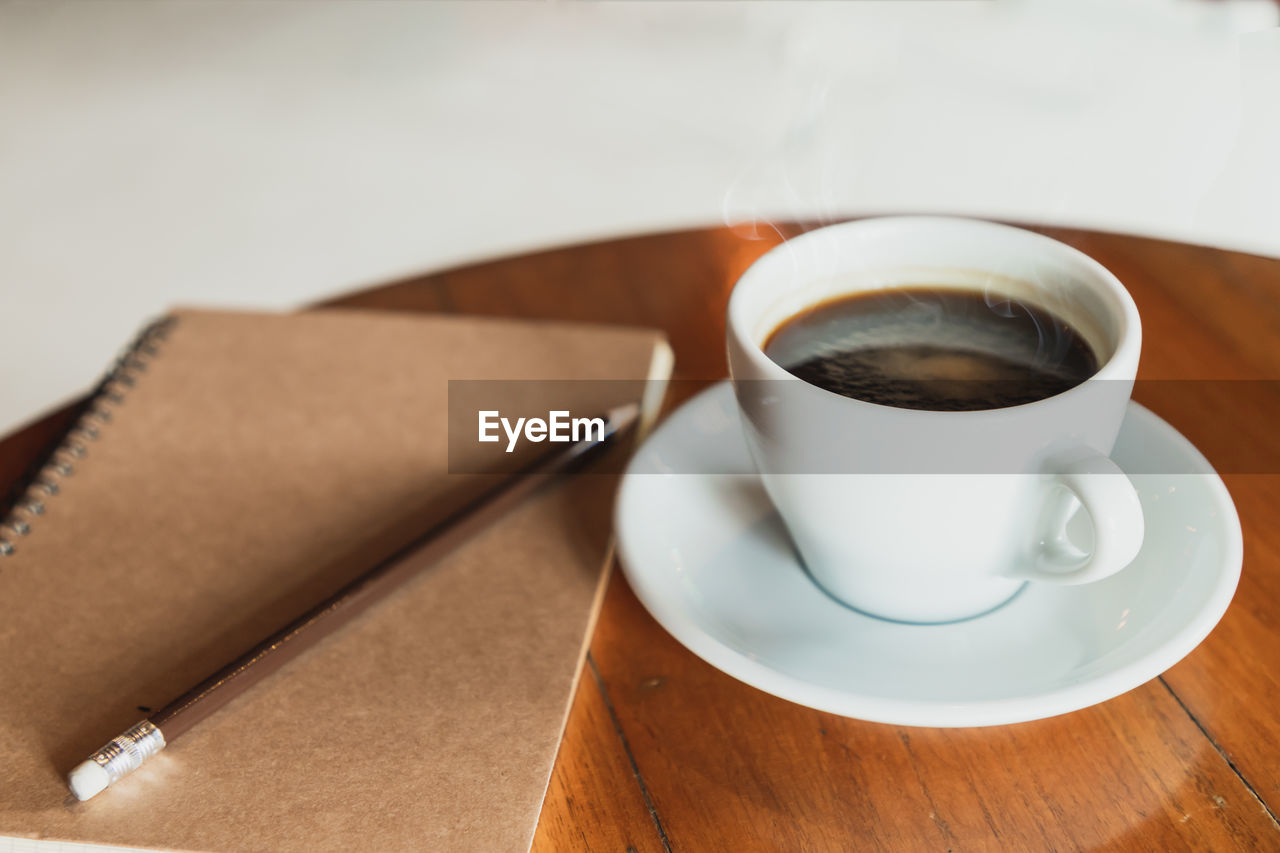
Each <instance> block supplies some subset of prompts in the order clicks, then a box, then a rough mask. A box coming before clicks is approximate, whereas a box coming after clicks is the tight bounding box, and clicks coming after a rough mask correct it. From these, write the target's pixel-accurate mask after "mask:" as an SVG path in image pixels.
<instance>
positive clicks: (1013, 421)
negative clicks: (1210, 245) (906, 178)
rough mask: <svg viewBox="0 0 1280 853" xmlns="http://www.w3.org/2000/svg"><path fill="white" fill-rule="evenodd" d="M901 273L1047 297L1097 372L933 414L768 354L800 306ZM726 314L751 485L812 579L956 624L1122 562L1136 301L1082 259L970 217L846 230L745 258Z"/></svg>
mask: <svg viewBox="0 0 1280 853" xmlns="http://www.w3.org/2000/svg"><path fill="white" fill-rule="evenodd" d="M903 285H911V286H924V287H929V288H944V287H946V288H952V287H954V288H960V289H964V290H979V291H983V292H985V293H987V294H989V295H992V296H995V297H998V298H1009V299H1015V300H1019V301H1022V302H1025V303H1030V304H1032V305H1035V306H1038V307H1040V308H1042V309H1046V310H1048V311H1050V312H1051V313H1052V314H1054V315H1056V316H1058V317H1059V318H1061V319H1063V320H1064V321H1065V322H1066V323H1068V324H1069V325H1070V326H1071V327H1072V328H1073V329H1074V330H1075V331H1076V333H1077V334H1079V335H1080V336H1081V337H1083V338H1084V340H1085V342H1086V343H1087V344H1088V345H1089V347H1090V348H1091V349H1092V350H1093V352H1094V354H1095V355H1096V356H1097V357H1098V364H1099V368H1098V370H1097V372H1096V373H1095V374H1094V375H1093V376H1092V377H1091V378H1090V379H1088V380H1086V381H1085V382H1084V383H1082V384H1080V385H1078V386H1076V387H1075V388H1072V389H1070V390H1068V391H1065V392H1063V393H1060V394H1057V395H1055V396H1051V397H1047V398H1044V399H1042V400H1038V401H1036V402H1031V403H1026V404H1023V405H1018V406H1010V407H1006V408H999V409H984V410H976V411H956V412H951V411H948V412H937V411H922V410H918V409H906V408H896V407H892V406H886V405H881V404H877V403H871V402H865V401H862V400H856V399H851V398H849V397H845V396H842V395H839V394H836V393H834V392H831V391H828V390H825V389H823V388H820V387H818V386H816V385H811V384H809V383H808V382H805V381H803V380H800V379H797V378H795V377H794V376H792V374H790V373H788V372H787V371H786V370H785V369H783V368H782V367H781V366H779V365H778V364H776V363H775V362H774V361H772V360H771V359H770V358H769V357H768V356H767V355H765V353H764V350H763V345H764V343H765V341H766V339H767V338H768V336H769V335H770V334H771V333H772V332H773V331H774V330H775V329H776V328H777V327H778V326H779V325H781V324H782V323H783V322H784V321H786V320H788V319H789V318H791V317H793V316H795V315H796V314H797V313H799V312H800V311H802V310H804V309H805V308H808V307H811V306H813V305H816V304H818V303H821V302H824V301H826V300H829V299H832V298H835V297H840V296H843V295H849V294H856V293H860V292H864V291H868V290H875V289H880V288H892V287H897V286H903ZM727 325H728V335H727V337H728V354H729V368H730V373H731V375H732V377H733V384H734V390H735V393H736V396H737V400H738V407H739V411H740V414H741V418H742V423H743V429H744V432H745V434H746V439H747V444H748V446H749V447H750V449H751V453H752V456H753V457H754V460H755V463H756V467H757V468H758V469H759V472H760V474H761V477H762V480H763V482H764V486H765V489H766V490H767V491H768V493H769V496H770V498H771V499H772V501H773V503H774V505H775V507H776V508H777V510H778V512H779V514H780V515H781V517H782V519H783V521H784V522H785V524H786V526H787V529H788V531H789V532H790V534H791V537H792V539H793V541H794V542H795V545H796V547H797V548H798V550H799V553H800V556H801V558H802V560H803V562H804V564H805V567H806V568H807V569H808V571H809V573H810V574H811V576H812V577H813V579H814V580H815V581H816V582H817V583H818V584H819V585H820V586H821V587H822V588H824V589H825V590H826V591H827V592H828V593H829V594H831V595H832V596H834V597H835V598H837V599H839V600H841V601H843V602H844V603H846V604H848V605H849V606H851V607H854V608H856V609H858V610H861V611H863V612H866V613H869V614H872V615H875V616H880V617H883V618H888V619H896V620H901V621H906V622H945V621H951V620H955V619H963V618H967V617H971V616H976V615H978V614H981V613H983V612H986V611H988V610H990V609H992V608H994V607H998V606H999V605H1000V604H1002V603H1004V602H1005V601H1007V600H1008V599H1009V598H1011V597H1012V596H1013V595H1014V594H1016V593H1017V592H1018V590H1019V589H1020V588H1021V586H1022V585H1023V584H1024V583H1025V582H1027V581H1040V582H1047V583H1056V584H1080V583H1088V582H1091V581H1096V580H1100V579H1102V578H1105V577H1108V576H1109V575H1112V574H1114V573H1115V572H1117V571H1119V570H1121V569H1122V568H1124V567H1125V566H1126V565H1128V564H1129V563H1130V562H1131V561H1132V560H1133V558H1134V557H1135V556H1136V555H1137V553H1138V550H1139V548H1140V547H1141V545H1142V538H1143V518H1142V508H1141V505H1140V503H1139V501H1138V497H1137V494H1136V492H1135V491H1134V488H1133V486H1132V484H1131V483H1130V482H1129V480H1128V478H1127V477H1126V476H1125V475H1124V474H1123V472H1121V471H1120V469H1119V468H1118V467H1117V466H1116V465H1115V463H1114V462H1112V461H1111V459H1109V458H1108V456H1107V454H1108V453H1110V452H1111V449H1112V446H1113V445H1114V444H1115V440H1116V435H1117V433H1118V432H1119V429H1120V424H1121V421H1122V420H1123V419H1124V415H1125V409H1126V406H1127V405H1128V401H1129V396H1130V394H1131V393H1132V388H1133V380H1134V376H1135V374H1136V372H1137V368H1138V353H1139V349H1140V347H1141V338H1142V330H1141V326H1140V322H1139V319H1138V310H1137V308H1136V306H1135V305H1134V303H1133V299H1132V297H1130V296H1129V294H1128V292H1127V291H1126V290H1125V289H1124V287H1123V286H1122V285H1121V284H1120V282H1119V281H1118V280H1117V279H1116V277H1115V276H1114V275H1112V274H1111V273H1110V272H1108V271H1107V270H1106V269H1105V268H1103V267H1102V266H1101V265H1100V264H1099V263H1097V262H1096V261H1094V260H1093V259H1092V258H1090V257H1088V256H1087V255H1084V254H1083V253H1081V252H1079V251H1077V250H1075V249H1073V248H1071V247H1070V246H1067V245H1065V244H1063V243H1059V242H1057V241H1056V240H1052V239H1050V238H1048V237H1045V236H1043V235H1040V234H1035V233H1032V232H1030V231H1024V230H1021V229H1018V228H1012V227H1009V226H1005V225H997V224H994V223H990V222H982V221H977V220H967V219H958V218H948V217H888V218H882V219H866V220H859V221H855V222H848V223H844V224H840V225H833V226H830V227H826V228H821V229H818V230H816V231H811V232H809V233H807V234H805V235H803V236H801V237H798V238H796V239H793V240H789V241H787V242H785V243H783V244H781V245H780V246H778V247H776V248H774V249H772V250H771V251H769V252H768V253H766V254H765V255H764V256H763V257H761V258H760V259H759V260H758V261H756V262H755V264H753V265H752V266H751V267H750V268H749V269H748V270H747V271H746V273H744V274H743V276H742V278H741V279H739V281H738V282H737V284H736V285H735V287H734V290H733V294H732V296H731V297H730V299H729V312H728V324H727ZM1081 507H1082V508H1083V510H1084V512H1085V513H1086V514H1087V517H1088V520H1089V521H1090V522H1091V524H1089V525H1083V527H1084V530H1085V534H1084V535H1083V536H1081V535H1080V533H1079V528H1080V527H1081V525H1079V524H1078V523H1077V524H1073V525H1072V530H1073V531H1074V535H1075V538H1077V539H1081V540H1083V541H1079V542H1076V541H1072V539H1071V538H1070V537H1069V536H1068V528H1067V525H1068V522H1069V521H1070V520H1071V519H1072V517H1073V516H1074V515H1075V514H1076V511H1077V510H1078V509H1079V508H1081ZM1090 528H1091V534H1092V535H1091V536H1090V535H1089V533H1090ZM1090 539H1091V540H1092V541H1088V540H1090ZM1013 639H1014V640H1015V641H1016V638H1013Z"/></svg>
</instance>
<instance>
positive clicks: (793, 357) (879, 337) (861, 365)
mask: <svg viewBox="0 0 1280 853" xmlns="http://www.w3.org/2000/svg"><path fill="white" fill-rule="evenodd" d="M764 351H765V354H766V355H768V356H769V357H770V358H771V359H773V360H774V361H775V362H777V363H778V364H780V365H781V366H782V367H784V368H786V369H787V370H788V371H789V372H791V373H793V374H795V375H796V376H798V377H800V378H801V379H803V380H805V381H806V382H810V383H812V384H814V385H817V386H818V387H820V388H825V389H827V390H828V391H834V392H835V393H837V394H843V395H844V396H846V397H853V398H855V399H858V400H867V401H869V402H872V403H881V404H883V405H886V406H897V407H899V408H904V409H928V410H932V411H967V410H974V409H1000V408H1004V407H1005V406H1017V405H1020V404H1022V403H1032V402H1035V401H1036V400H1043V399H1044V398H1046V397H1052V396H1053V395H1055V394H1060V393H1062V392H1063V391H1066V390H1067V389H1069V388H1074V387H1075V386H1076V385H1079V384H1080V383H1081V382H1083V381H1084V380H1086V379H1088V378H1089V377H1090V376H1092V375H1093V374H1094V373H1095V372H1096V371H1097V369H1098V359H1097V356H1095V355H1094V354H1093V351H1092V350H1091V349H1089V346H1088V344H1086V343H1085V342H1084V339H1083V338H1081V337H1080V335H1079V334H1077V333H1076V331H1075V330H1074V329H1072V328H1071V327H1070V326H1069V325H1067V323H1066V322H1064V321H1063V320H1061V319H1059V318H1058V317H1055V316H1054V315H1053V314H1050V313H1049V312H1048V311H1045V310H1044V309H1042V308H1039V307H1036V306H1033V305H1028V304H1026V303H1023V302H1019V301H1017V300H1012V299H1008V298H1005V297H997V296H991V295H988V294H984V293H981V292H978V291H969V290H952V289H948V288H938V287H933V288H931V287H928V286H918V287H906V288H895V289H892V290H880V291H870V292H866V293H858V294H854V295H852V296H846V297H841V298H838V299H833V300H831V301H829V302H823V303H821V304H819V305H815V306H814V307H812V308H809V309H807V310H805V311H803V312H801V313H799V314H797V315H795V316H794V317H792V318H791V319H789V320H787V321H786V322H784V323H783V324H782V325H781V326H779V327H778V328H777V329H775V330H774V331H773V333H772V334H771V335H770V336H769V338H768V340H767V341H765V345H764Z"/></svg>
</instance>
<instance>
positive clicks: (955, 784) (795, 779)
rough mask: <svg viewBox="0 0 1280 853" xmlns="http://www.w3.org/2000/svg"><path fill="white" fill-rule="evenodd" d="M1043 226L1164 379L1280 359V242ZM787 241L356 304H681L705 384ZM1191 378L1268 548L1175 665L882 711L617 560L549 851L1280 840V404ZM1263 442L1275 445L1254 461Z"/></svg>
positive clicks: (677, 343) (561, 263)
mask: <svg viewBox="0 0 1280 853" xmlns="http://www.w3.org/2000/svg"><path fill="white" fill-rule="evenodd" d="M799 230H801V227H800V226H796V227H792V228H786V229H783V231H784V232H786V233H788V234H790V233H798V231H799ZM1037 230H1042V231H1044V232H1045V233H1047V234H1050V235H1052V236H1054V237H1056V238H1058V239H1060V240H1063V241H1065V242H1067V243H1070V244H1072V245H1074V246H1077V247H1078V248H1080V249H1082V250H1083V251H1085V252H1087V253H1089V254H1090V255H1092V256H1094V257H1095V258H1097V259H1098V260H1099V261H1101V262H1102V263H1103V264H1104V265H1106V266H1107V267H1109V268H1110V269H1111V270H1112V271H1113V272H1115V273H1116V274H1117V275H1118V276H1119V277H1120V279H1121V281H1123V282H1124V283H1125V284H1126V286H1128V288H1129V289H1130V291H1131V292H1132V293H1133V296H1134V299H1135V300H1136V301H1137V303H1138V308H1139V310H1140V311H1141V313H1142V319H1143V325H1144V333H1145V334H1144V337H1145V341H1144V349H1143V360H1142V369H1141V372H1140V378H1144V379H1180V380H1190V379H1208V380H1222V379H1274V378H1277V377H1280V261H1275V260H1268V259H1264V258H1258V257H1254V256H1250V255H1244V254H1239V253H1234V252H1224V251H1216V250H1211V249H1204V248H1196V247H1191V246H1186V245H1181V244H1176V243H1169V242H1162V241H1157V240H1149V239H1141V238H1134V237H1127V236H1117V235H1109V234H1098V233H1093V232H1087V231H1077V230H1064V229H1037ZM779 239H780V235H779V234H775V233H773V232H769V233H767V234H763V235H752V234H746V233H738V232H735V231H732V230H730V229H726V228H712V229H707V230H699V231H685V232H679V233H671V234H660V235H654V236H645V237H636V238H631V239H624V240H615V241H610V242H604V243H596V244H592V245H585V246H577V247H572V248H566V249H557V250H553V251H548V252H541V253H537V254H533V255H526V256H522V257H516V258H509V259H504V260H499V261H494V262H490V263H484V264H479V265H476V266H471V267H467V268H464V269H458V270H451V271H448V272H444V273H438V274H433V275H429V276H424V277H421V278H416V279H412V280H408V281H403V282H398V283H394V284H390V285H386V286H383V287H378V288H375V289H372V290H368V291H365V292H362V293H358V294H353V295H351V296H349V297H347V298H344V299H341V300H337V301H336V302H334V303H331V304H340V305H344V306H362V307H372V308H381V309H389V310H397V311H437V312H459V313H468V314H488V315H502V316H516V317H538V318H554V319H558V320H580V321H586V322H596V323H626V324H633V325H635V324H639V325H648V326H654V327H658V328H661V329H663V330H665V331H666V333H667V334H668V336H669V337H670V339H671V343H672V346H673V347H674V349H675V352H676V376H677V378H680V379H686V380H694V381H693V382H690V383H685V384H682V385H681V386H680V387H681V388H682V389H683V391H684V395H685V396H687V394H688V393H689V392H690V391H691V390H692V389H693V387H694V386H696V385H698V384H700V383H705V382H711V381H714V380H718V379H721V378H723V377H724V376H725V374H726V369H725V362H724V351H723V339H724V316H723V315H724V306H725V301H726V299H727V296H728V293H729V290H730V288H731V286H732V284H733V282H734V280H735V279H736V277H737V276H738V274H739V273H740V272H741V271H742V270H743V269H745V267H746V266H747V265H748V264H749V263H750V262H751V261H752V260H754V259H755V258H756V257H758V256H759V255H760V254H761V253H762V252H764V251H765V250H767V249H768V248H770V247H771V246H773V245H774V244H775V243H776V242H777V241H778V240H779ZM1184 384H1185V385H1186V386H1187V387H1189V388H1191V389H1193V390H1192V392H1190V393H1186V394H1183V393H1180V394H1179V395H1178V399H1174V400H1171V401H1170V400H1165V401H1163V403H1164V408H1162V407H1161V406H1160V405H1156V406H1153V407H1154V408H1156V410H1157V411H1158V412H1161V413H1162V414H1164V415H1165V416H1166V417H1167V418H1168V419H1170V420H1171V421H1172V422H1173V423H1174V424H1175V425H1176V426H1178V427H1179V429H1181V430H1183V432H1185V433H1186V434H1187V435H1188V436H1190V437H1191V438H1192V439H1193V440H1195V441H1196V442H1197V444H1199V445H1200V446H1201V447H1206V446H1212V447H1213V448H1214V450H1212V451H1211V452H1209V454H1208V455H1209V456H1210V458H1211V459H1214V460H1215V461H1218V457H1216V456H1215V454H1228V455H1230V454H1234V456H1231V465H1230V466H1229V467H1230V468H1231V470H1234V471H1236V472H1238V473H1232V474H1228V475H1226V476H1225V477H1224V479H1225V480H1226V482H1227V485H1228V487H1229V489H1230V490H1231V492H1232V495H1233V496H1234V498H1235V500H1236V503H1237V505H1238V507H1239V510H1240V516H1241V521H1242V523H1243V526H1244V535H1245V563H1244V575H1243V578H1242V580H1241V583H1240V588H1239V591H1238V592H1237V594H1236V599H1235V602H1234V603H1233V604H1232V606H1231V609H1230V610H1229V611H1228V613H1227V615H1226V617H1225V618H1224V619H1223V621H1222V623H1221V624H1220V625H1219V626H1218V628H1217V629H1216V630H1215V631H1214V632H1213V634H1212V635H1211V636H1210V637H1209V639H1208V640H1207V641H1206V642H1205V643H1204V644H1203V645H1202V646H1201V647H1200V648H1199V649H1197V650H1196V651H1195V652H1193V653H1192V654H1191V655H1190V656H1189V657H1188V658H1186V659H1185V660H1184V661H1183V662H1182V663H1180V664H1178V665H1177V666H1175V667H1174V668H1173V669H1172V670H1170V671H1169V672H1167V673H1166V674H1165V675H1164V676H1162V677H1161V678H1158V679H1156V680H1154V681H1151V682H1148V683H1147V684H1144V685H1142V686H1141V687H1139V688H1137V689H1135V690H1133V691H1131V692H1129V693H1127V694H1125V695H1123V696H1120V697H1118V698H1116V699H1113V700H1111V701H1109V702H1106V703H1104V704H1102V705H1100V706H1097V707H1094V708H1089V709H1086V710H1083V711H1078V712H1076V713H1072V714H1068V715H1066V716H1063V717H1058V718H1055V719H1050V720H1043V721H1038V722H1031V723H1023V724H1019V725H1014V726H1005V727H1000V728H990V729H950V730H947V729H916V728H896V727H893V726H887V725H879V724H874V723H864V722H860V721H857V720H849V719H844V718H841V717H837V716H833V715H831V714H826V713H821V712H818V711H813V710H809V709H807V708H803V707H800V706H798V705H793V704H791V703H789V702H786V701H784V700H781V699H776V698H774V697H772V696H769V695H766V694H764V693H761V692H760V691H758V690H755V689H754V688H751V687H748V686H746V685H744V684H741V683H739V682H737V681H735V680H733V679H732V678H730V677H728V676H727V675H724V674H722V673H721V672H719V671H718V670H716V669H714V668H713V667H711V666H710V665H708V664H706V663H703V662H702V661H701V660H700V659H698V658H696V657H694V656H693V654H692V653H690V652H688V651H686V650H685V649H684V648H683V647H682V646H680V645H679V644H678V643H676V642H675V640H673V639H672V638H671V637H670V636H668V635H667V634H666V632H665V631H663V630H662V629H661V628H660V627H659V626H658V625H657V623H655V622H654V621H653V619H652V618H650V616H649V615H648V614H647V613H646V612H645V611H644V609H643V608H642V607H641V606H640V604H639V602H638V601H637V600H636V598H635V596H634V595H633V594H632V592H631V590H630V589H629V588H628V586H627V583H626V581H625V579H624V578H623V577H622V576H621V574H618V573H615V574H614V575H613V578H612V580H611V583H610V586H609V590H608V594H607V597H606V600H605V604H604V610H603V613H602V615H601V618H600V622H599V625H598V627H597V629H596V633H595V636H594V638H593V640H592V643H591V652H590V657H589V659H588V663H587V666H588V670H587V672H586V673H585V674H584V677H583V679H582V681H581V683H580V687H579V689H578V693H577V696H576V697H575V699H574V704H573V709H572V712H571V715H570V719H569V725H568V730H567V732H566V735H565V739H564V742H563V744H562V746H561V748H560V754H559V757H558V759H557V761H556V766H555V771H554V774H553V776H552V780H551V787H550V790H549V791H548V794H547V798H546V802H545V804H544V806H543V810H542V817H541V820H540V823H539V825H538V831H537V836H536V839H535V843H534V848H535V850H537V851H544V852H545V853H550V851H570V850H608V851H620V853H621V851H633V850H634V851H639V852H641V853H642V852H643V851H661V850H681V851H713V850H726V851H748V850H786V851H792V850H806V851H807V850H881V849H883V850H911V851H915V850H957V851H958V850H987V849H991V850H1013V851H1020V850H1079V849H1107V850H1154V851H1174V850H1232V849H1250V850H1268V849H1273V850H1280V824H1277V822H1276V817H1275V811H1276V809H1278V808H1280V718H1278V715H1277V708H1280V530H1278V529H1277V526H1276V525H1275V523H1274V521H1275V509H1276V508H1277V507H1280V476H1277V473H1278V472H1280V466H1277V465H1275V464H1274V456H1267V454H1268V453H1271V454H1274V451H1275V439H1274V437H1273V433H1274V431H1275V430H1276V429H1277V426H1276V424H1277V423H1280V418H1277V419H1274V420H1273V419H1272V416H1273V415H1276V414H1277V413H1278V412H1280V409H1277V408H1276V407H1275V406H1273V405H1261V406H1255V405H1253V401H1252V398H1251V399H1250V400H1246V401H1244V402H1243V403H1242V401H1241V400H1240V399H1238V397H1239V395H1236V398H1231V394H1230V393H1228V394H1227V395H1226V396H1227V398H1228V399H1226V400H1222V399H1217V397H1215V395H1218V397H1220V396H1221V388H1222V386H1223V385H1224V383H1214V382H1205V383H1199V384H1196V383H1184ZM1241 387H1243V386H1241ZM1257 387H1258V388H1259V389H1261V391H1262V392H1264V393H1265V392H1266V391H1267V389H1268V388H1269V387H1270V386H1265V385H1258V386H1257ZM1196 388H1203V394H1204V399H1203V400H1201V399H1196V393H1197V392H1196V391H1195V389H1196ZM673 402H675V401H673ZM1169 406H1172V407H1173V408H1174V409H1175V410H1176V411H1172V412H1171V411H1168V407H1169ZM66 419H67V415H66V413H59V414H55V415H53V416H51V417H49V418H46V419H45V420H44V421H42V422H40V423H38V424H35V425H34V426H32V427H30V428H28V429H27V430H24V431H23V432H22V433H19V434H17V435H15V436H11V437H10V438H8V439H7V440H5V441H3V442H0V482H2V481H7V480H9V479H12V478H14V477H15V476H17V474H18V473H19V472H20V471H21V470H22V469H23V468H24V467H25V466H26V465H27V464H29V462H30V460H31V459H32V458H33V457H34V456H35V454H36V453H37V452H38V450H39V448H40V447H41V446H42V445H43V444H44V443H45V442H46V441H48V440H49V438H50V437H51V436H53V435H55V434H57V433H58V432H59V431H60V430H61V428H62V427H63V426H64V425H65V423H66ZM1221 458H1226V457H1221ZM1260 459H1269V460H1271V461H1270V462H1267V463H1265V464H1264V463H1262V462H1251V461H1250V460H1260ZM1258 472H1263V473H1258ZM1013 641H1016V639H1015V640H1013Z"/></svg>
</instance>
